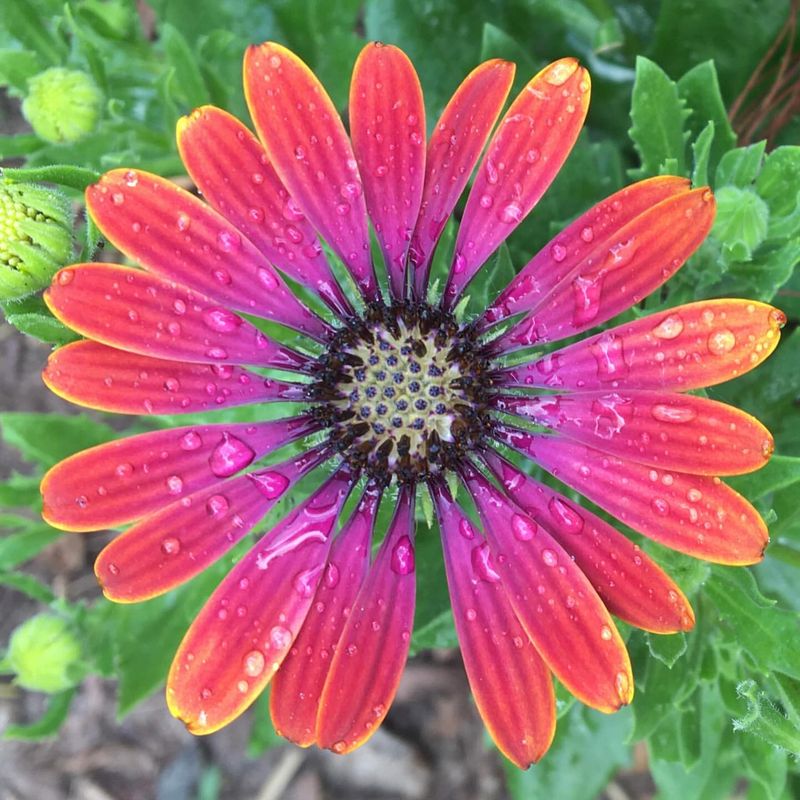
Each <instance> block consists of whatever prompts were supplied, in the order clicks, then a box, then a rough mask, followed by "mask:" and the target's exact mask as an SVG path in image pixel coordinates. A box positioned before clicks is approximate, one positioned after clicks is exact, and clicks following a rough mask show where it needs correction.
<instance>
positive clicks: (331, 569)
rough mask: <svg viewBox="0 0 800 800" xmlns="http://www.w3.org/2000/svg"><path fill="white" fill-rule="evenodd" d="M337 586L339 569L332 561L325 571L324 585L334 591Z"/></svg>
mask: <svg viewBox="0 0 800 800" xmlns="http://www.w3.org/2000/svg"><path fill="white" fill-rule="evenodd" d="M338 584H339V567H337V566H336V564H334V563H333V562H332V561H331V562H330V564H328V566H327V567H326V569H325V585H326V586H327V587H328V588H329V589H335V588H336V587H337V586H338Z"/></svg>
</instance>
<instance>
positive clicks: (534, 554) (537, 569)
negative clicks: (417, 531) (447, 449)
mask: <svg viewBox="0 0 800 800" xmlns="http://www.w3.org/2000/svg"><path fill="white" fill-rule="evenodd" d="M462 476H463V477H464V479H465V480H466V482H467V485H468V486H469V489H470V492H471V493H472V497H473V498H474V500H475V505H476V507H477V509H478V513H479V514H480V517H481V522H482V523H483V527H484V531H485V532H486V538H487V540H488V542H489V547H490V548H491V552H492V554H493V556H494V563H495V565H496V570H497V573H498V574H499V575H500V578H501V580H502V581H503V584H504V586H505V587H506V593H507V596H508V599H509V601H510V603H511V605H512V607H513V609H514V612H515V613H516V615H517V618H518V619H519V621H520V622H521V623H522V627H523V628H525V631H526V632H527V634H528V636H529V637H530V638H531V640H532V641H533V643H534V645H535V646H536V649H537V650H538V651H539V655H541V657H542V658H543V659H544V660H545V662H546V663H547V665H548V666H549V667H550V669H551V670H553V672H554V673H555V674H556V676H557V677H558V679H559V680H560V681H561V682H562V683H563V684H564V686H566V688H567V689H569V691H570V692H571V693H572V694H574V695H575V696H576V697H577V698H578V699H579V700H581V702H583V703H586V704H587V705H590V706H592V707H593V708H596V709H598V710H600V711H604V712H606V713H608V712H611V711H616V710H617V709H618V708H619V707H620V706H621V705H625V704H626V703H629V702H630V701H631V698H632V696H633V678H632V675H631V665H630V660H629V659H628V653H627V651H626V650H625V643H624V642H623V641H622V639H621V637H620V635H619V632H618V631H617V629H616V626H615V625H614V622H613V620H612V619H611V617H610V616H609V613H608V611H607V610H606V607H605V606H604V605H603V603H602V601H601V600H600V598H599V597H598V595H597V593H596V592H595V590H594V588H593V587H592V585H591V584H590V583H589V581H588V580H587V578H586V576H585V575H584V574H583V572H581V570H580V569H579V568H578V566H577V565H576V564H575V562H574V561H573V560H572V559H571V558H570V555H569V553H567V552H566V551H565V550H564V548H563V547H562V546H561V545H560V544H559V543H558V541H556V539H554V538H553V537H552V536H551V535H550V533H549V532H548V531H547V530H546V529H545V528H543V527H541V526H540V525H537V524H536V522H535V521H534V520H533V519H531V518H530V517H529V516H528V515H527V514H525V513H524V512H523V511H522V509H521V508H519V506H517V505H516V504H515V503H513V502H512V501H511V500H509V499H508V498H507V497H506V496H505V495H504V494H503V493H502V492H501V491H500V490H499V489H497V488H495V487H494V486H493V485H492V484H491V483H489V481H487V480H486V478H484V477H483V476H482V475H481V474H480V473H479V472H478V471H477V470H475V469H473V468H472V467H471V466H468V465H464V467H463V470H462Z"/></svg>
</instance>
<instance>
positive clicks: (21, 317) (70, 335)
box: [5, 306, 80, 345]
mask: <svg viewBox="0 0 800 800" xmlns="http://www.w3.org/2000/svg"><path fill="white" fill-rule="evenodd" d="M7 308H8V306H7ZM5 316H6V322H8V323H9V325H13V326H14V327H15V328H16V329H17V330H18V331H19V332H20V333H24V334H27V335H28V336H33V337H34V338H35V339H39V341H41V342H47V344H56V345H63V344H69V343H70V342H74V341H76V340H77V339H79V338H80V336H79V335H78V334H77V333H75V331H73V330H70V329H69V328H68V327H67V326H66V325H64V323H63V322H60V321H59V320H57V319H56V318H55V317H54V316H52V315H51V314H14V313H13V312H12V313H9V312H8V311H6V315H5Z"/></svg>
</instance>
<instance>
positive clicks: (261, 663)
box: [242, 650, 267, 678]
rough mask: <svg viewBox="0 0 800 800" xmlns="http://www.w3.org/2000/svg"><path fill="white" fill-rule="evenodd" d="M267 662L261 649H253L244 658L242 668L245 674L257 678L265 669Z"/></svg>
mask: <svg viewBox="0 0 800 800" xmlns="http://www.w3.org/2000/svg"><path fill="white" fill-rule="evenodd" d="M266 663H267V661H266V659H265V658H264V654H263V653H262V652H261V651H260V650H251V651H250V652H249V653H248V654H247V655H246V656H245V657H244V659H243V660H242V669H244V674H245V675H249V676H250V677H251V678H257V677H258V676H259V675H260V674H261V673H262V672H263V671H264V667H265V666H266Z"/></svg>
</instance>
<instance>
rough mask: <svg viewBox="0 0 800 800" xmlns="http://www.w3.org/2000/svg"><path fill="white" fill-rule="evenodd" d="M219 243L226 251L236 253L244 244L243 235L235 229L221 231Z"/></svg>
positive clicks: (218, 235) (218, 236)
mask: <svg viewBox="0 0 800 800" xmlns="http://www.w3.org/2000/svg"><path fill="white" fill-rule="evenodd" d="M217 244H218V245H219V246H220V249H222V250H224V251H225V252H226V253H235V252H236V251H237V250H238V249H239V248H240V247H241V246H242V237H241V236H239V234H238V233H236V232H235V231H220V232H219V233H218V234H217Z"/></svg>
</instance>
